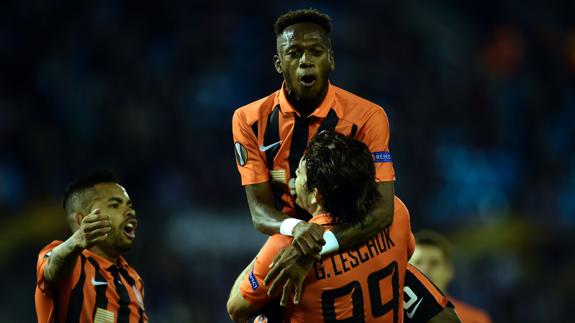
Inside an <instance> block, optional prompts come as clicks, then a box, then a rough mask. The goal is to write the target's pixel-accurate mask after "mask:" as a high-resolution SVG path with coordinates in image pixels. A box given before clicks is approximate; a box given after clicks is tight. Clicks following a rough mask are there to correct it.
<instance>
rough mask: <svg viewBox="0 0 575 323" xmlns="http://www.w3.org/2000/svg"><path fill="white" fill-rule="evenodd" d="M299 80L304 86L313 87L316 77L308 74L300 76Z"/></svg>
mask: <svg viewBox="0 0 575 323" xmlns="http://www.w3.org/2000/svg"><path fill="white" fill-rule="evenodd" d="M299 81H300V83H301V84H302V85H303V86H304V87H311V86H313V85H314V83H315V81H316V78H315V75H311V74H307V75H303V76H302V77H300V79H299Z"/></svg>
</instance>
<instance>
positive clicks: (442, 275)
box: [409, 245, 453, 292]
mask: <svg viewBox="0 0 575 323" xmlns="http://www.w3.org/2000/svg"><path fill="white" fill-rule="evenodd" d="M409 263H411V264H412V265H414V266H415V267H417V269H419V270H421V272H423V273H424V274H425V275H427V277H429V279H431V281H432V282H433V283H434V284H435V285H437V287H439V289H441V290H442V291H444V292H445V291H446V290H447V285H448V284H449V282H450V281H451V278H452V277H453V269H452V267H451V265H450V264H449V262H448V261H447V259H445V256H444V255H443V252H442V251H441V249H439V248H438V247H435V246H431V245H417V246H416V247H415V251H414V253H413V255H412V256H411V259H409Z"/></svg>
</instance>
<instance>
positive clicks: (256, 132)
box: [252, 121, 259, 142]
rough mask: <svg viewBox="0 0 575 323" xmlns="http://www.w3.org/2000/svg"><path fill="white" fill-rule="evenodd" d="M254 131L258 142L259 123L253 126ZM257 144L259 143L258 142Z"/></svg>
mask: <svg viewBox="0 0 575 323" xmlns="http://www.w3.org/2000/svg"><path fill="white" fill-rule="evenodd" d="M252 131H253V132H254V135H255V136H256V140H257V138H258V135H259V130H258V123H257V121H256V122H254V123H253V124H252ZM256 142H257V141H256Z"/></svg>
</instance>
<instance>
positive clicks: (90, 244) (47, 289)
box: [35, 171, 148, 322]
mask: <svg viewBox="0 0 575 323" xmlns="http://www.w3.org/2000/svg"><path fill="white" fill-rule="evenodd" d="M64 209H65V211H66V216H67V219H68V223H69V224H70V228H71V229H72V232H73V234H72V235H71V236H70V237H69V238H68V239H67V240H66V241H64V242H62V241H53V242H52V243H50V244H48V245H47V246H46V247H44V249H42V251H40V254H39V256H38V264H37V267H36V277H37V285H36V295H35V301H36V314H37V317H38V322H147V321H148V317H147V315H146V313H145V310H144V285H143V282H142V279H141V278H140V276H139V275H138V273H137V272H136V271H135V270H134V269H133V268H132V267H131V266H130V265H129V264H128V262H127V261H126V260H125V259H124V258H123V257H122V254H123V253H124V252H126V251H128V250H129V249H130V248H131V246H132V244H133V242H134V239H135V237H136V228H137V226H138V221H137V220H136V212H135V211H134V209H133V208H132V201H131V200H130V197H129V196H128V193H127V192H126V190H125V189H124V188H123V187H122V186H121V185H120V184H118V181H117V180H116V178H115V177H114V176H113V175H112V174H111V173H109V172H106V171H103V172H94V173H92V174H89V175H86V176H84V177H81V178H78V179H77V180H75V181H74V182H72V183H71V184H70V185H69V186H68V188H67V189H66V192H65V195H64Z"/></svg>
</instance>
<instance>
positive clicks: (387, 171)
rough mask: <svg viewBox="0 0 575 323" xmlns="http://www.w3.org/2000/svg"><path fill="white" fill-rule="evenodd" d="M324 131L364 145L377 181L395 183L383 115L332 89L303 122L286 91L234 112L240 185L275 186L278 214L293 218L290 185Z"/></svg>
mask: <svg viewBox="0 0 575 323" xmlns="http://www.w3.org/2000/svg"><path fill="white" fill-rule="evenodd" d="M324 129H335V130H336V131H337V132H340V133H342V134H345V135H351V136H354V137H355V138H356V139H358V140H361V141H363V142H364V143H365V144H366V145H367V147H368V148H369V150H370V151H371V152H372V153H373V156H374V161H375V171H376V181H377V182H384V181H393V180H395V173H394V170H393V162H392V160H391V154H390V152H389V146H388V145H389V122H388V120H387V116H386V114H385V111H384V110H383V109H382V108H381V107H380V106H378V105H376V104H374V103H372V102H370V101H368V100H365V99H363V98H361V97H359V96H357V95H354V94H352V93H350V92H347V91H345V90H343V89H341V88H338V87H336V86H334V85H331V84H329V87H328V90H327V94H326V96H325V98H324V100H323V102H322V103H321V104H320V105H319V107H318V108H317V109H316V110H315V111H314V112H313V113H312V114H310V115H309V116H308V117H302V116H300V114H299V113H298V112H297V111H296V110H295V109H294V107H293V106H292V105H291V104H290V103H289V101H288V100H287V98H286V96H285V93H284V88H283V86H282V88H281V89H279V90H278V91H276V92H274V93H272V94H271V95H269V96H267V97H265V98H262V99H260V100H258V101H255V102H252V103H250V104H248V105H246V106H243V107H241V108H239V109H237V110H236V111H235V113H234V116H233V120H232V130H233V137H234V145H235V146H234V148H235V152H236V161H237V166H238V170H239V172H240V175H241V179H242V185H250V184H258V183H264V182H267V181H271V184H272V187H273V190H274V193H275V195H276V197H277V204H278V205H277V206H278V208H279V209H281V211H282V212H284V213H287V214H289V215H291V216H295V215H296V214H295V199H294V198H293V197H292V194H291V193H290V185H291V186H293V181H294V179H295V170H296V168H297V166H298V163H299V160H300V158H301V157H302V155H303V152H304V150H305V148H306V147H307V144H308V143H309V141H311V139H312V138H313V137H314V136H315V135H316V134H317V132H318V130H324ZM292 189H293V187H292Z"/></svg>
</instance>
